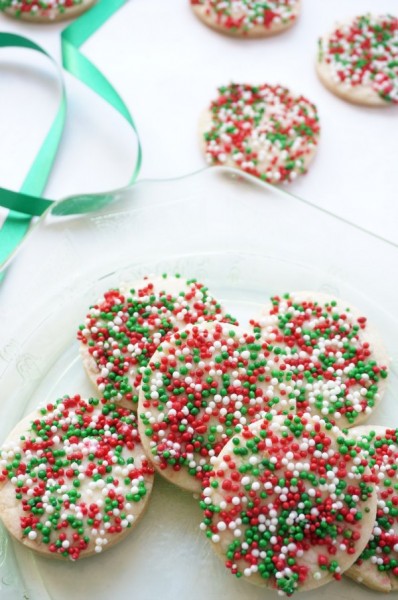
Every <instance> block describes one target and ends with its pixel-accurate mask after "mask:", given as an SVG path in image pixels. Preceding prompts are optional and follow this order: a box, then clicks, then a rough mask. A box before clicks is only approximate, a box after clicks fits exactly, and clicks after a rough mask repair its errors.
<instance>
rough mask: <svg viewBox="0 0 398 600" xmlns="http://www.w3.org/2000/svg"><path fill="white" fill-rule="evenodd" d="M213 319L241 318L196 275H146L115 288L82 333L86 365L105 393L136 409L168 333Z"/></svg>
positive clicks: (90, 315) (93, 312)
mask: <svg viewBox="0 0 398 600" xmlns="http://www.w3.org/2000/svg"><path fill="white" fill-rule="evenodd" d="M212 319H215V320H222V319H225V320H226V321H232V322H234V321H235V320H234V319H233V318H232V317H230V316H229V315H226V313H225V312H224V311H223V309H222V308H221V306H220V304H219V303H218V302H217V300H215V298H213V296H212V295H211V294H210V292H209V290H208V289H207V288H206V287H205V286H204V285H203V284H202V283H198V282H197V281H196V280H193V279H192V280H187V279H183V278H182V277H167V276H164V277H158V276H155V277H146V278H144V279H143V280H141V281H136V282H135V283H132V284H131V285H123V286H122V287H121V288H120V289H116V290H109V291H108V292H106V293H105V294H104V297H103V298H100V299H99V300H98V302H97V303H96V304H94V305H93V306H91V307H90V310H89V312H88V314H87V316H86V319H85V322H84V324H83V325H81V326H80V328H79V331H78V334H77V337H78V339H79V341H80V350H81V356H82V359H83V365H84V368H85V370H86V372H87V374H88V376H89V378H90V380H91V381H92V382H93V383H94V385H95V386H97V387H98V390H99V393H100V394H101V397H103V398H104V399H105V400H112V401H114V402H117V403H120V404H122V405H124V406H126V407H128V408H131V409H134V410H135V409H136V406H137V402H138V386H139V385H140V383H141V378H142V374H141V369H142V368H144V367H146V365H147V364H148V362H149V359H150V358H151V356H152V355H153V353H154V352H155V350H156V348H157V347H158V345H159V344H160V342H161V341H162V340H163V339H164V338H165V336H167V335H168V334H170V333H172V332H174V331H177V330H178V329H182V328H184V327H186V326H187V325H188V324H189V323H196V322H199V323H200V322H202V321H207V320H212Z"/></svg>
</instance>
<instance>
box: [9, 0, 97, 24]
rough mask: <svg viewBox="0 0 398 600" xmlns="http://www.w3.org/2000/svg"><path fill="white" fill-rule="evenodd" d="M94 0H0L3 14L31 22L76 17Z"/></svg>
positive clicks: (94, 0) (54, 20) (48, 21)
mask: <svg viewBox="0 0 398 600" xmlns="http://www.w3.org/2000/svg"><path fill="white" fill-rule="evenodd" d="M95 2H96V0H0V11H4V14H6V15H8V16H10V17H14V18H17V19H22V20H24V21H29V22H31V23H51V22H52V23H54V22H56V21H64V20H66V19H73V18H75V17H78V16H79V15H81V14H82V13H83V12H85V11H86V10H88V9H89V8H91V6H94V4H95Z"/></svg>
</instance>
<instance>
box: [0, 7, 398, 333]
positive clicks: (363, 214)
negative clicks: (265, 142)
mask: <svg viewBox="0 0 398 600" xmlns="http://www.w3.org/2000/svg"><path fill="white" fill-rule="evenodd" d="M375 7H376V8H377V11H378V12H387V11H389V12H394V10H395V11H396V12H398V8H397V5H396V0H378V1H377V6H376V3H375V2H374V0H350V2H349V3H347V2H346V0H303V11H302V15H301V16H300V19H299V21H298V22H297V24H296V25H295V26H294V27H293V28H292V29H291V30H290V31H287V32H285V33H283V34H281V35H279V36H276V37H272V38H270V39H260V40H247V39H245V40H239V39H232V38H228V37H226V36H222V35H220V34H217V33H216V32H213V31H212V30H210V29H208V28H207V27H205V26H204V25H203V24H202V23H201V22H199V21H198V20H197V19H196V18H195V16H194V15H193V13H192V12H191V9H190V6H189V2H188V0H171V1H168V2H166V1H165V0H129V2H128V3H127V5H126V6H125V7H123V8H122V9H121V10H120V11H119V12H118V13H116V14H115V16H114V17H112V19H111V20H110V21H109V22H108V23H107V24H106V25H105V26H104V27H103V28H102V29H101V30H99V32H98V33H97V34H96V35H95V36H93V38H92V39H91V40H90V41H89V42H88V43H87V44H86V45H85V47H84V52H85V53H86V54H87V56H89V57H90V58H91V59H92V60H93V61H94V62H95V64H96V65H97V66H98V67H99V68H100V69H101V70H102V71H103V72H104V73H105V74H106V75H107V76H108V78H109V79H110V80H111V81H112V83H113V84H114V85H115V87H116V88H117V89H118V91H119V92H120V93H121V95H122V97H123V98H124V100H125V101H126V103H127V105H128V106H129V108H130V110H131V112H132V114H133V116H134V119H135V121H136V124H137V127H138V130H139V132H140V136H141V139H142V144H143V152H144V162H143V168H142V171H141V175H140V177H141V178H160V177H161V178H163V177H173V176H177V175H182V174H186V173H189V172H192V171H195V170H198V169H200V168H202V167H203V166H204V164H205V163H204V159H203V157H202V155H201V152H200V149H199V143H198V132H197V121H198V116H199V114H200V112H201V111H202V109H203V108H204V107H205V106H206V105H207V104H208V102H209V101H210V99H211V98H212V97H213V96H214V95H215V92H216V88H217V86H218V85H220V84H224V83H228V82H230V81H237V82H245V81H247V82H253V83H255V82H270V83H277V82H279V83H281V84H284V85H286V86H289V87H290V88H291V89H292V90H294V91H296V92H298V93H303V94H304V95H306V96H308V98H310V99H311V100H312V101H314V102H315V103H316V104H317V106H318V108H319V113H320V118H321V128H322V131H321V140H320V145H319V151H318V154H317V156H316V158H315V160H314V162H313V164H312V165H311V169H310V172H309V173H308V174H307V175H306V176H304V177H302V178H301V179H299V180H297V181H296V182H295V183H294V184H292V185H290V186H288V188H287V189H288V190H289V191H291V192H292V193H295V194H298V195H301V196H302V197H304V198H305V199H307V200H310V201H311V202H314V203H315V204H318V205H320V206H322V207H324V208H326V209H328V210H331V211H332V212H335V213H336V214H339V215H341V216H343V217H345V218H347V219H349V220H351V221H353V222H355V223H357V224H358V225H361V226H362V227H364V228H366V229H369V230H371V231H373V232H375V233H378V234H379V235H382V236H384V237H386V238H388V239H390V240H392V241H395V242H398V231H397V225H398V201H397V200H398V199H397V183H396V182H397V164H398V151H397V134H398V107H388V108H386V109H367V108H363V107H357V106H354V105H350V104H348V103H345V102H344V101H342V100H340V99H338V98H335V97H334V96H333V95H332V94H330V93H329V92H328V91H327V90H326V89H324V88H323V87H322V85H321V84H320V82H319V81H318V80H317V77H316V74H315V70H314V61H315V57H316V48H317V38H318V36H319V35H320V34H321V33H322V32H324V31H327V30H329V29H330V28H331V27H332V26H333V24H334V23H335V22H336V20H342V19H345V18H347V17H350V16H354V15H355V14H358V13H360V12H366V11H369V10H372V9H373V10H374V9H375ZM0 20H1V27H0V28H1V29H2V30H6V31H13V32H17V33H20V34H22V35H26V36H28V37H30V38H32V39H34V40H35V41H36V42H38V43H40V44H42V45H43V46H44V47H45V48H46V49H47V50H48V51H49V52H50V53H51V54H53V55H54V56H55V57H56V58H58V59H59V45H60V40H59V33H60V31H61V30H62V28H63V27H64V26H65V24H61V25H59V24H52V25H29V24H25V23H21V22H18V21H15V20H12V19H8V18H6V17H5V16H4V15H0ZM66 83H67V88H68V94H69V113H68V119H67V126H66V131H65V134H64V137H63V141H62V144H61V149H60V152H59V155H58V158H57V161H56V164H55V168H54V170H53V174H52V176H51V179H50V182H49V185H48V187H47V190H46V193H47V196H48V197H50V198H55V199H56V198H61V197H63V196H65V195H68V194H72V193H78V192H89V191H91V192H95V191H102V190H104V189H110V188H114V187H120V186H121V185H124V184H126V183H127V181H128V180H129V177H130V175H131V173H132V165H133V163H134V152H135V142H134V137H133V134H132V131H131V130H130V128H129V127H128V126H127V125H126V123H125V122H124V121H123V119H121V118H120V117H119V116H118V115H116V114H115V111H113V110H112V109H110V108H109V107H108V106H107V105H106V104H105V103H104V102H103V101H101V100H99V99H98V98H97V97H96V96H95V94H93V93H92V92H91V91H89V90H87V89H86V88H85V87H84V86H83V85H82V84H80V83H79V82H77V81H75V80H74V78H72V77H70V76H68V75H66ZM57 101H58V91H57V83H56V79H55V76H54V72H53V71H52V70H51V66H50V65H49V63H48V62H46V61H45V60H44V59H42V58H41V57H40V56H37V57H36V56H35V53H32V52H27V51H20V50H17V51H16V50H11V51H10V50H1V52H0V109H1V110H0V184H1V185H2V186H5V187H10V188H13V189H18V187H19V186H20V185H21V183H22V180H23V177H24V175H25V174H26V172H27V170H28V168H29V165H30V163H31V162H32V160H33V158H34V156H35V153H36V152H37V149H38V148H39V145H40V142H41V140H42V139H43V136H44V133H45V131H46V130H47V128H48V127H49V125H50V123H51V120H52V118H53V116H54V114H55V110H56V106H57ZM242 202H244V198H242ZM265 225H266V224H264V226H265ZM325 233H326V234H327V232H325ZM43 235H44V234H43ZM325 239H326V240H327V237H325ZM327 241H328V243H331V244H333V243H341V242H340V241H334V240H327ZM359 250H360V251H361V252H364V254H366V248H364V249H359ZM24 252H27V250H26V251H24ZM32 267H33V265H32ZM11 269H12V271H13V273H12V277H10V276H9V277H8V278H7V280H6V281H5V282H4V283H3V285H1V286H0V288H1V289H0V314H3V315H4V314H7V315H9V314H10V313H11V315H12V312H13V307H14V305H16V306H17V305H18V298H19V295H20V291H21V289H22V287H23V288H24V289H25V290H26V291H28V290H29V285H30V281H31V280H32V279H31V278H32V277H34V278H35V279H36V280H37V277H40V272H38V271H37V269H33V268H32V269H28V270H27V269H26V262H25V263H24V269H23V272H22V270H21V271H20V270H19V269H18V258H17V259H16V260H15V262H14V264H13V265H12V267H11ZM33 274H34V275H33ZM66 275H67V274H66ZM45 284H46V286H47V288H48V286H49V285H50V284H49V283H48V282H45ZM43 294H45V291H43ZM5 327H6V325H5V326H4V327H3V326H2V328H1V329H2V331H1V330H0V336H2V334H4V331H5V329H4V328H5Z"/></svg>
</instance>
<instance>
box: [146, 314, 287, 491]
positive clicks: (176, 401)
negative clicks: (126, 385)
mask: <svg viewBox="0 0 398 600" xmlns="http://www.w3.org/2000/svg"><path fill="white" fill-rule="evenodd" d="M276 381H278V380H276ZM274 384H275V382H274V380H273V377H272V374H271V372H270V370H269V368H268V367H267V362H266V359H265V356H264V353H263V348H262V345H261V344H260V343H257V342H256V340H255V338H254V336H253V335H251V334H245V333H243V332H242V331H241V330H240V329H239V328H238V327H234V326H232V325H228V324H224V323H205V324H202V325H198V326H190V327H188V328H187V329H185V330H183V331H180V332H177V333H175V334H174V335H173V336H171V337H170V338H169V339H168V340H167V341H165V342H162V344H161V346H160V347H159V349H158V350H157V352H156V353H155V354H154V356H153V357H152V359H151V361H150V363H149V365H148V367H147V368H146V369H145V371H144V375H143V379H142V386H141V389H140V396H139V398H140V399H139V406H138V416H139V431H140V436H141V440H142V444H143V446H144V449H145V451H146V454H147V456H148V457H150V458H151V460H152V461H153V464H154V466H155V467H156V469H157V470H158V471H159V472H160V473H161V475H163V476H164V477H165V478H166V479H168V480H169V481H171V482H172V483H175V484H176V485H179V486H180V487H182V488H184V489H186V490H189V491H192V492H198V491H200V489H201V487H202V485H203V482H204V481H205V480H206V478H207V475H208V472H209V471H210V470H211V468H212V467H211V463H212V461H213V460H214V457H215V456H217V454H218V453H219V452H220V450H221V449H222V447H223V446H224V445H225V443H226V442H227V441H228V439H229V438H230V437H231V436H232V435H234V434H235V433H236V432H237V431H240V430H241V428H242V427H243V426H244V425H246V424H247V423H250V422H251V421H253V420H256V419H258V418H260V417H261V416H262V415H263V414H264V413H265V412H271V413H275V414H276V413H278V412H281V411H286V412H288V411H289V410H292V408H294V401H293V400H291V398H289V397H288V396H287V395H283V394H280V395H279V396H276V395H275V393H274V387H275V386H274Z"/></svg>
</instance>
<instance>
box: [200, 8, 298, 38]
mask: <svg viewBox="0 0 398 600" xmlns="http://www.w3.org/2000/svg"><path fill="white" fill-rule="evenodd" d="M191 6H192V9H193V11H194V13H195V14H196V15H197V16H198V17H199V19H201V20H202V21H203V22H204V23H206V25H208V26H209V27H211V28H212V29H215V30H216V31H220V32H222V33H227V34H229V35H234V36H241V37H265V36H269V35H273V34H275V33H280V32H281V31H284V30H285V29H288V28H289V27H291V26H292V25H293V24H294V23H295V22H296V20H297V17H298V15H299V13H300V7H301V0H269V1H268V2H267V3H264V2H258V0H191Z"/></svg>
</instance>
